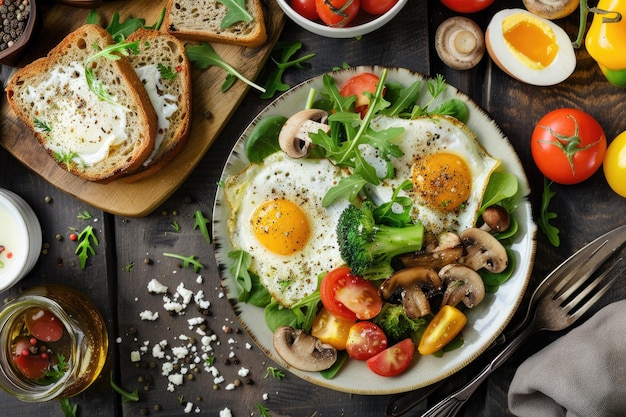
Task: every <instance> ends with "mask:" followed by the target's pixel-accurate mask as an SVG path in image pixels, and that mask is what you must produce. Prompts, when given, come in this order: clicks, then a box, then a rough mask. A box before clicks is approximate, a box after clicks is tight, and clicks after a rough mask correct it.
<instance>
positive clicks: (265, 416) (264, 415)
mask: <svg viewBox="0 0 626 417" xmlns="http://www.w3.org/2000/svg"><path fill="white" fill-rule="evenodd" d="M256 408H257V410H259V414H260V415H261V417H272V415H271V414H270V410H269V408H267V407H265V406H264V405H263V404H257V405H256Z"/></svg>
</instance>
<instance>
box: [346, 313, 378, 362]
mask: <svg viewBox="0 0 626 417" xmlns="http://www.w3.org/2000/svg"><path fill="white" fill-rule="evenodd" d="M385 349H387V336H386V335H385V332H383V329H381V328H380V327H378V326H377V325H376V324H374V323H372V322H371V321H359V322H357V323H356V324H355V325H354V326H352V327H351V328H350V333H348V340H347V341H346V352H347V353H348V356H350V357H351V358H352V359H356V360H359V361H366V360H368V359H369V358H371V357H373V356H376V355H377V354H379V353H380V352H382V351H383V350H385Z"/></svg>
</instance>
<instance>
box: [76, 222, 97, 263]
mask: <svg viewBox="0 0 626 417" xmlns="http://www.w3.org/2000/svg"><path fill="white" fill-rule="evenodd" d="M78 241H79V243H78V246H77V247H76V250H75V251H74V253H75V254H76V255H78V259H79V260H80V269H85V265H86V264H87V258H88V257H89V255H95V254H96V251H95V250H94V248H93V246H92V242H93V245H95V246H98V238H97V237H96V234H95V233H94V230H93V227H92V226H87V227H85V228H84V229H83V231H82V232H80V234H79V235H78ZM90 241H91V242H90Z"/></svg>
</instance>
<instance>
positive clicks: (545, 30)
mask: <svg viewBox="0 0 626 417" xmlns="http://www.w3.org/2000/svg"><path fill="white" fill-rule="evenodd" d="M502 35H503V36H504V40H505V44H506V46H507V48H508V49H509V51H511V53H512V54H513V55H514V56H515V57H516V58H517V59H518V60H519V61H521V62H522V63H523V64H524V65H526V66H527V67H529V68H532V69H543V68H546V67H547V66H549V65H550V64H551V63H552V61H554V58H555V57H556V54H557V52H558V50H559V46H558V44H557V41H556V35H555V34H554V32H553V31H552V29H551V28H550V26H548V25H547V24H546V23H544V22H542V21H540V20H539V19H536V18H534V17H533V16H528V15H526V14H514V15H511V16H508V17H505V18H504V19H502Z"/></svg>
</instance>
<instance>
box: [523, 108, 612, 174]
mask: <svg viewBox="0 0 626 417" xmlns="http://www.w3.org/2000/svg"><path fill="white" fill-rule="evenodd" d="M606 147H607V144H606V136H605V135H604V131H603V130H602V127H601V126H600V124H599V123H598V122H597V121H596V120H595V119H594V118H593V117H592V116H591V115H589V114H588V113H585V112H584V111H581V110H577V109H569V108H563V109H557V110H553V111H551V112H549V113H548V114H546V115H545V116H543V117H542V118H541V120H539V122H538V123H537V126H535V130H533V133H532V137H531V142H530V149H531V152H532V155H533V159H534V160H535V164H536V165H537V168H539V170H540V171H541V172H542V173H543V175H545V176H546V177H548V178H549V179H550V180H552V181H554V182H557V183H559V184H577V183H579V182H582V181H584V180H586V179H587V178H589V177H591V176H592V175H593V174H594V173H595V172H596V171H597V170H598V168H600V166H601V165H602V160H603V159H604V154H605V153H606Z"/></svg>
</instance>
